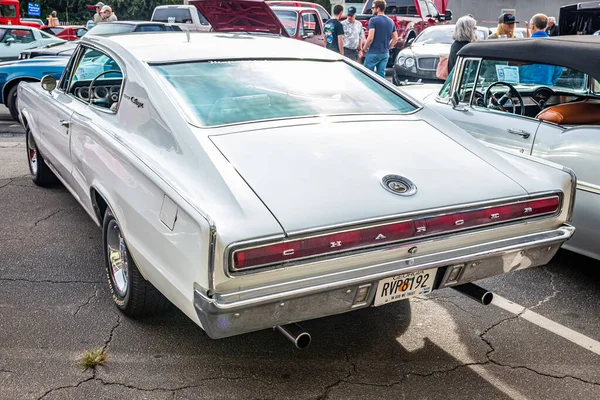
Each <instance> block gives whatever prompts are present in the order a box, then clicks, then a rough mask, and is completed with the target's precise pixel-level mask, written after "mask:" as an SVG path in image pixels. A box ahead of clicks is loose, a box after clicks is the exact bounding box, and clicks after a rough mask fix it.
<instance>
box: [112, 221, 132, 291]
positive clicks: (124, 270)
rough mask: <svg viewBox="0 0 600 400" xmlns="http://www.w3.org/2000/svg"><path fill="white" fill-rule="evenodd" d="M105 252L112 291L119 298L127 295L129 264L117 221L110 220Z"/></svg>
mask: <svg viewBox="0 0 600 400" xmlns="http://www.w3.org/2000/svg"><path fill="white" fill-rule="evenodd" d="M106 251H107V253H108V264H109V268H110V274H111V276H112V281H113V283H114V289H115V291H116V292H117V293H118V294H119V296H121V297H125V296H126V295H127V290H128V289H129V279H128V278H129V264H128V262H127V259H128V258H127V246H125V240H124V239H123V236H122V235H121V229H120V228H119V225H118V224H117V221H115V220H112V221H110V222H109V224H108V229H107V232H106Z"/></svg>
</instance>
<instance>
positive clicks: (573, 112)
mask: <svg viewBox="0 0 600 400" xmlns="http://www.w3.org/2000/svg"><path fill="white" fill-rule="evenodd" d="M536 118H537V119H539V120H540V121H546V122H552V123H555V124H559V125H600V101H598V100H595V99H587V100H583V101H578V102H575V103H567V104H559V105H557V106H552V107H548V108H546V109H544V110H542V111H541V112H540V113H539V114H538V115H537V116H536Z"/></svg>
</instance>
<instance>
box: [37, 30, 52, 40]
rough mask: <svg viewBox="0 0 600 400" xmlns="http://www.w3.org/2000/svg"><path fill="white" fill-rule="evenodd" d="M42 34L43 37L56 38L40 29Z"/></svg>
mask: <svg viewBox="0 0 600 400" xmlns="http://www.w3.org/2000/svg"><path fill="white" fill-rule="evenodd" d="M40 35H41V36H42V39H54V36H52V35H50V34H48V33H46V32H44V31H40Z"/></svg>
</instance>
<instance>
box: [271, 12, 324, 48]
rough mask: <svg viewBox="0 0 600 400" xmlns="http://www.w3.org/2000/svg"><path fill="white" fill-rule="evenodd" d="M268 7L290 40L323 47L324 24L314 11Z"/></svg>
mask: <svg viewBox="0 0 600 400" xmlns="http://www.w3.org/2000/svg"><path fill="white" fill-rule="evenodd" d="M270 6H271V9H272V10H273V12H274V13H275V15H276V16H277V18H278V19H279V20H280V21H281V23H282V24H283V26H284V27H285V30H286V31H287V33H288V35H290V37H291V38H294V39H298V40H306V41H307V42H310V43H313V44H316V45H319V46H323V47H325V34H324V31H323V25H324V24H323V20H322V19H321V17H320V15H319V12H318V11H317V10H316V9H314V8H309V7H302V6H301V7H295V6H273V5H270Z"/></svg>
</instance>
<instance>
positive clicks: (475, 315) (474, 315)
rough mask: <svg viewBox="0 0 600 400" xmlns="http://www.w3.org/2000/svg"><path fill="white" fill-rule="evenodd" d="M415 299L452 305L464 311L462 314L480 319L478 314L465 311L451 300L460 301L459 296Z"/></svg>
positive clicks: (417, 297)
mask: <svg viewBox="0 0 600 400" xmlns="http://www.w3.org/2000/svg"><path fill="white" fill-rule="evenodd" d="M413 299H418V300H421V301H439V302H441V303H450V304H452V305H453V306H454V307H456V308H458V309H459V310H460V311H462V312H464V313H466V314H469V315H470V316H472V317H479V316H478V315H477V314H474V313H472V312H471V311H469V310H465V309H464V308H462V307H461V306H459V305H458V304H456V303H455V302H453V301H452V300H450V299H460V297H458V296H449V297H432V298H424V297H419V296H416V297H414V298H413Z"/></svg>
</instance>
